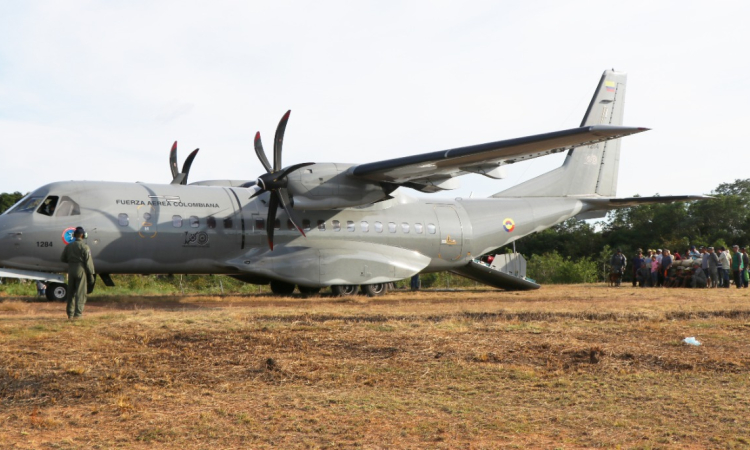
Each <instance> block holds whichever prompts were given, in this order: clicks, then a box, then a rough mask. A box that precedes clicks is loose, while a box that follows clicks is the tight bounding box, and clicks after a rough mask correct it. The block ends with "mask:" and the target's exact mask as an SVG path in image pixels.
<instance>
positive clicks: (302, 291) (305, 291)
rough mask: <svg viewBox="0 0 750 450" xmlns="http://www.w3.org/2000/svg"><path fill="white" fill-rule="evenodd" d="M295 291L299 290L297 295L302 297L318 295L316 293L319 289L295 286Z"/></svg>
mask: <svg viewBox="0 0 750 450" xmlns="http://www.w3.org/2000/svg"><path fill="white" fill-rule="evenodd" d="M297 289H299V293H300V294H302V296H303V297H310V296H313V295H318V293H319V292H320V288H319V287H311V286H300V285H297Z"/></svg>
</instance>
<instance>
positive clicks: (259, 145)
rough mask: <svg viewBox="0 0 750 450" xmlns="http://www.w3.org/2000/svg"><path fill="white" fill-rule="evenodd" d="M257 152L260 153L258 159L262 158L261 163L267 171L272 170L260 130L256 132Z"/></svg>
mask: <svg viewBox="0 0 750 450" xmlns="http://www.w3.org/2000/svg"><path fill="white" fill-rule="evenodd" d="M254 144H255V154H256V155H258V159H259V160H260V163H261V164H263V167H265V169H266V172H272V170H271V163H269V162H268V158H266V152H264V151H263V143H262V142H260V131H258V132H257V133H255V142H254Z"/></svg>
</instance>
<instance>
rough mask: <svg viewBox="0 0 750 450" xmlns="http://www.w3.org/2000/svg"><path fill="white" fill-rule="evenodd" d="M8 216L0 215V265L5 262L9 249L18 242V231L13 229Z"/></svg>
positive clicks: (9, 253) (8, 255)
mask: <svg viewBox="0 0 750 450" xmlns="http://www.w3.org/2000/svg"><path fill="white" fill-rule="evenodd" d="M11 222H12V221H11V220H10V219H9V218H8V216H0V266H4V265H5V264H7V261H8V259H9V258H10V255H11V250H12V249H13V247H14V245H16V243H18V241H19V237H20V235H19V234H18V233H20V231H15V230H14V229H13V227H12V225H11Z"/></svg>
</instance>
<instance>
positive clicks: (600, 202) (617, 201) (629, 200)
mask: <svg viewBox="0 0 750 450" xmlns="http://www.w3.org/2000/svg"><path fill="white" fill-rule="evenodd" d="M712 198H714V197H711V196H710V195H665V196H663V197H660V196H656V197H622V198H584V199H581V201H583V202H584V203H585V204H586V205H587V206H588V208H586V210H587V211H597V210H609V209H617V208H628V207H630V206H638V205H649V204H655V203H675V202H692V201H697V200H708V199H712Z"/></svg>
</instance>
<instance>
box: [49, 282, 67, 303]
mask: <svg viewBox="0 0 750 450" xmlns="http://www.w3.org/2000/svg"><path fill="white" fill-rule="evenodd" d="M44 296H45V297H47V300H49V301H51V302H64V301H65V299H66V298H67V296H68V285H67V284H63V283H49V284H48V285H47V290H46V291H45V293H44Z"/></svg>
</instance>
